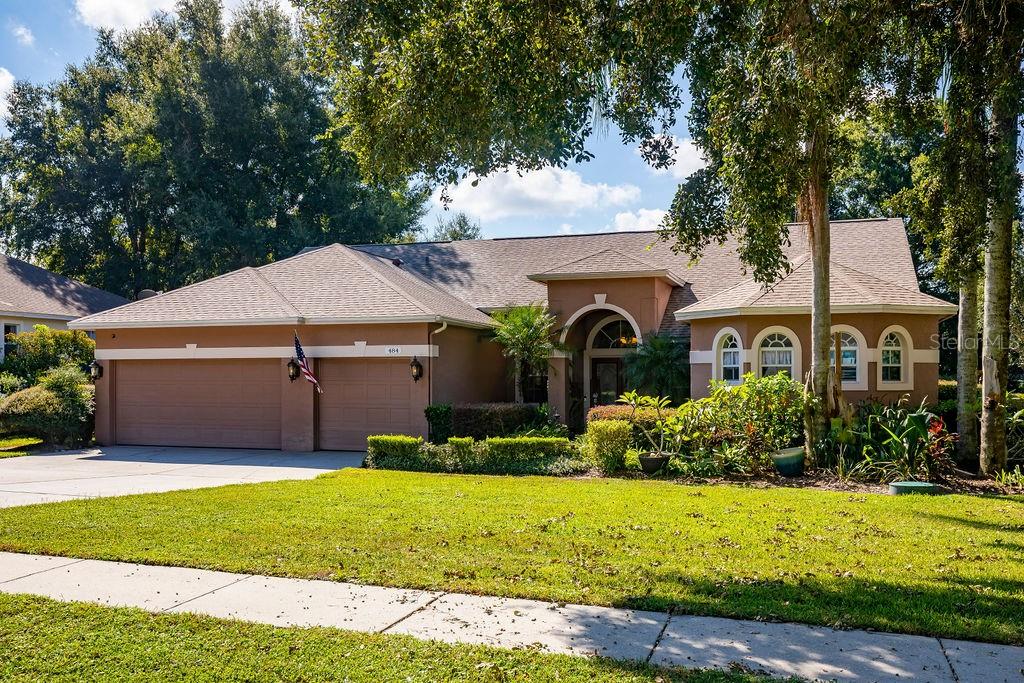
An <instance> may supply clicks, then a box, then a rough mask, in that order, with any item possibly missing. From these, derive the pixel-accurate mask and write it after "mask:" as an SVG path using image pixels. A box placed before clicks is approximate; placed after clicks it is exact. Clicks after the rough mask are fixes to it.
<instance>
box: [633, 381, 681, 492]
mask: <svg viewBox="0 0 1024 683" xmlns="http://www.w3.org/2000/svg"><path fill="white" fill-rule="evenodd" d="M618 402H619V403H624V404H625V405H628V406H629V407H630V408H632V411H631V412H630V414H629V422H630V424H632V425H633V426H634V427H635V428H637V429H639V430H640V433H641V434H643V435H644V438H645V439H646V440H647V443H648V444H650V447H651V448H650V450H645V451H639V452H638V454H637V458H638V459H639V460H640V469H641V470H642V471H643V473H644V474H655V473H657V472H658V471H659V470H660V469H661V468H662V467H664V466H665V464H666V463H667V462H668V461H669V458H670V457H672V453H673V451H671V450H670V449H669V448H667V446H669V445H671V444H672V443H674V442H675V441H676V440H677V439H676V438H675V437H676V436H678V435H679V433H680V431H681V428H682V425H681V424H680V423H679V421H678V420H675V419H673V418H668V419H665V417H664V416H663V414H662V411H663V410H665V409H666V408H668V407H669V405H670V404H671V401H670V400H669V399H668V398H664V397H660V396H659V397H654V396H641V395H640V394H638V393H637V392H635V391H628V392H626V393H625V394H623V395H622V396H620V397H619V400H618ZM640 409H653V410H655V411H656V412H657V414H658V419H657V421H656V422H655V423H654V427H653V429H652V428H651V427H649V426H648V423H647V422H646V421H644V420H637V419H636V413H637V411H638V410H640Z"/></svg>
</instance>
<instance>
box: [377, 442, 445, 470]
mask: <svg viewBox="0 0 1024 683" xmlns="http://www.w3.org/2000/svg"><path fill="white" fill-rule="evenodd" d="M363 466H364V467H372V468H376V469H382V470H411V471H413V472H420V471H429V470H427V468H426V462H425V461H424V458H423V439H422V438H421V437H418V436H403V435H380V436H370V437H367V439H366V460H365V461H364V463H363Z"/></svg>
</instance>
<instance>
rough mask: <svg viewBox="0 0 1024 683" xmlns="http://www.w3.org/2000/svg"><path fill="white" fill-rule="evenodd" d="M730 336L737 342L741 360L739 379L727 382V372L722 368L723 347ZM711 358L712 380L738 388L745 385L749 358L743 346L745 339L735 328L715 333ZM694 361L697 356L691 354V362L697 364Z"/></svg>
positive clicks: (727, 328) (722, 329) (723, 329)
mask: <svg viewBox="0 0 1024 683" xmlns="http://www.w3.org/2000/svg"><path fill="white" fill-rule="evenodd" d="M729 336H732V338H733V339H735V340H736V346H737V348H736V350H737V351H738V352H739V353H738V354H737V355H738V360H739V379H737V380H727V379H725V372H724V368H723V366H722V351H723V346H722V345H723V344H724V343H725V340H726V338H727V337H729ZM701 353H707V352H703V351H702V352H701ZM710 356H711V378H712V379H714V380H718V381H722V382H725V383H726V384H728V385H730V386H737V385H739V384H742V383H743V366H744V365H745V364H746V362H747V359H748V358H749V356H748V353H747V350H746V348H745V347H744V346H743V337H741V336H740V333H739V332H737V331H736V329H735V328H733V327H723V328H721V329H720V330H718V332H717V333H715V339H714V342H712V344H711V352H710ZM694 359H695V355H694V354H692V353H691V356H690V362H691V363H694V362H697V361H695V360H694ZM705 362H706V361H705Z"/></svg>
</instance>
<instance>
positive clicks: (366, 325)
mask: <svg viewBox="0 0 1024 683" xmlns="http://www.w3.org/2000/svg"><path fill="white" fill-rule="evenodd" d="M802 235H803V232H802V227H801V226H792V232H791V237H792V245H791V246H790V247H788V248H787V253H788V256H789V258H790V262H791V263H792V265H793V268H792V271H791V273H790V274H789V275H788V276H787V277H785V278H783V279H782V280H780V281H779V282H777V283H775V285H774V286H773V287H772V288H771V289H770V290H768V291H764V290H763V289H762V288H760V287H759V286H758V285H757V284H756V283H754V282H753V281H752V280H751V279H750V278H749V276H747V275H745V274H744V270H743V268H742V266H741V264H740V262H739V259H738V257H737V255H736V252H735V245H733V244H730V243H726V244H724V245H721V246H712V247H711V248H709V249H708V251H707V252H706V253H705V255H704V257H703V258H702V259H701V261H700V262H699V263H696V264H692V265H691V264H689V263H688V260H687V259H686V257H684V256H680V255H678V254H675V253H673V251H672V249H671V245H670V244H667V243H665V242H659V241H657V239H656V235H655V234H653V233H650V232H631V233H605V234H593V235H567V236H556V237H530V238H509V239H495V240H470V241H462V242H442V243H418V244H407V245H369V246H366V245H364V246H355V247H349V246H342V245H330V246H326V247H321V248H317V249H310V250H306V251H304V252H302V253H300V254H298V255H296V256H293V257H291V258H287V259H284V260H282V261H278V262H276V263H272V264H270V265H267V266H262V267H260V268H246V269H243V270H239V271H235V272H232V273H228V274H226V275H223V276H220V277H217V278H213V279H211V280H207V281H204V282H200V283H198V284H195V285H192V286H190V287H185V288H182V289H179V290H175V291H171V292H167V293H165V294H162V295H159V296H156V297H153V298H150V299H145V300H142V301H138V302H135V303H132V304H128V305H126V306H122V307H120V308H117V309H113V310H110V311H106V312H104V313H100V314H97V315H92V316H89V317H86V318H83V319H81V320H77V321H75V322H73V323H71V326H72V327H75V328H80V329H89V330H95V331H96V342H97V354H96V355H97V359H98V360H99V362H100V363H101V364H102V366H103V369H104V371H103V376H102V377H101V378H100V379H99V380H98V381H97V428H96V429H97V439H98V440H99V442H100V443H104V444H112V443H124V444H168V445H187V446H245V447H265V448H285V449H295V450H310V449H316V448H323V449H362V448H364V447H365V438H366V436H367V435H368V434H372V433H379V432H404V433H410V434H425V432H426V428H427V425H426V420H425V418H424V414H423V411H424V408H426V406H427V405H428V404H430V403H432V402H435V403H439V402H444V403H460V402H474V401H498V400H507V399H508V398H509V396H510V388H509V382H508V373H507V372H506V365H505V361H504V359H503V358H502V356H501V353H500V349H499V348H498V346H497V345H496V344H494V343H493V342H492V341H491V340H490V335H489V328H490V326H491V321H490V318H489V316H488V313H490V312H491V311H493V310H495V309H499V308H502V307H505V306H508V305H514V304H526V303H532V302H547V304H548V306H549V307H550V309H551V311H552V313H553V314H555V315H556V316H557V319H558V324H559V335H560V337H561V340H562V341H563V342H564V343H565V344H566V345H567V347H568V348H569V349H570V350H569V351H567V352H560V353H559V354H558V356H557V357H555V358H552V361H551V368H550V371H549V373H548V376H547V378H546V381H545V378H543V377H541V378H536V382H534V383H533V384H532V385H531V387H530V391H529V395H528V399H534V400H547V401H548V402H549V403H551V404H552V406H553V407H554V409H555V410H556V411H557V412H558V414H559V415H561V416H562V417H563V419H566V420H567V421H569V422H578V421H579V420H581V419H582V416H583V414H584V412H585V411H586V409H587V408H589V407H590V406H592V405H594V404H599V403H608V402H612V401H614V400H615V398H616V397H617V396H618V395H619V394H620V393H621V392H622V391H623V389H624V388H625V383H624V379H623V372H622V360H623V357H624V356H625V355H626V354H628V353H629V352H630V351H631V350H632V349H633V348H634V347H635V346H636V345H637V344H643V342H644V339H645V338H647V337H648V336H650V335H652V334H668V335H674V336H677V337H679V338H681V339H683V340H684V341H686V342H687V343H688V344H689V345H690V348H691V351H690V371H691V377H692V382H691V393H692V395H693V396H694V397H699V396H702V395H705V394H706V392H707V386H708V381H709V380H710V379H711V378H717V379H722V380H724V381H727V382H735V381H738V380H739V378H740V377H741V376H742V374H743V373H745V372H754V373H756V374H766V373H772V372H782V371H785V372H788V373H790V374H791V375H792V376H794V377H802V376H803V374H804V372H805V371H806V369H807V368H808V367H809V365H810V358H809V354H810V349H809V346H810V344H809V338H810V337H809V334H810V333H809V328H810V268H809V265H808V264H807V261H806V256H805V252H806V248H805V245H804V242H803V237H802ZM832 249H833V255H832V259H833V264H832V273H833V286H832V301H833V311H834V316H833V317H834V324H835V325H834V328H835V332H836V333H837V334H839V335H840V340H841V345H842V349H841V357H842V364H843V377H844V388H845V390H846V395H847V396H848V397H850V398H851V399H853V400H857V399H859V398H867V397H876V398H880V399H895V398H897V397H899V396H900V395H902V394H904V393H907V394H910V395H911V396H912V397H913V399H914V400H921V399H922V398H924V397H933V398H934V396H935V395H936V392H937V378H938V323H939V321H940V320H942V319H943V318H945V317H948V316H950V315H952V314H954V313H955V311H956V307H955V306H953V305H952V304H949V303H947V302H945V301H941V300H939V299H936V298H934V297H931V296H928V295H925V294H923V293H921V292H920V291H919V289H918V284H917V279H916V275H915V272H914V266H913V262H912V260H911V255H910V249H909V246H908V244H907V238H906V234H905V231H904V228H903V222H902V221H901V220H900V219H877V220H858V221H835V222H833V224H832ZM294 333H298V335H299V337H300V338H301V341H302V344H303V347H304V349H305V352H306V354H307V356H308V357H309V358H310V359H311V361H312V363H313V367H314V370H315V372H316V373H317V374H318V376H319V378H320V381H321V383H322V385H323V393H322V394H317V393H315V392H314V391H313V389H312V386H311V385H310V384H308V383H306V382H304V381H301V380H300V381H296V382H292V381H290V380H289V378H288V375H287V371H286V370H287V364H288V362H289V360H290V359H291V358H292V357H293V355H294V348H293V345H292V339H293V334H294ZM413 360H415V361H416V362H417V364H419V365H420V366H422V369H423V372H422V377H421V378H420V379H414V378H413V376H412V373H411V371H410V365H411V363H412V361H413Z"/></svg>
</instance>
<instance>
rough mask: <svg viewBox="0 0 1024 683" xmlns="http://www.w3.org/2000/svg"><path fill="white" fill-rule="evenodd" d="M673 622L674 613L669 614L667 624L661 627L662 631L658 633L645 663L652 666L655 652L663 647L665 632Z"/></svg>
mask: <svg viewBox="0 0 1024 683" xmlns="http://www.w3.org/2000/svg"><path fill="white" fill-rule="evenodd" d="M671 621H672V613H671V612H669V613H668V616H667V617H666V619H665V623H664V624H662V625H661V630H660V631H658V637H657V638H655V639H654V645H652V646H651V651H650V652H648V653H647V657H645V658H644V662H646V663H648V664H650V662H651V658H652V657H654V651H655V650H657V649H658V646H659V645H661V639H662V638H664V637H665V631H667V630H668V625H669V622H671Z"/></svg>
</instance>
